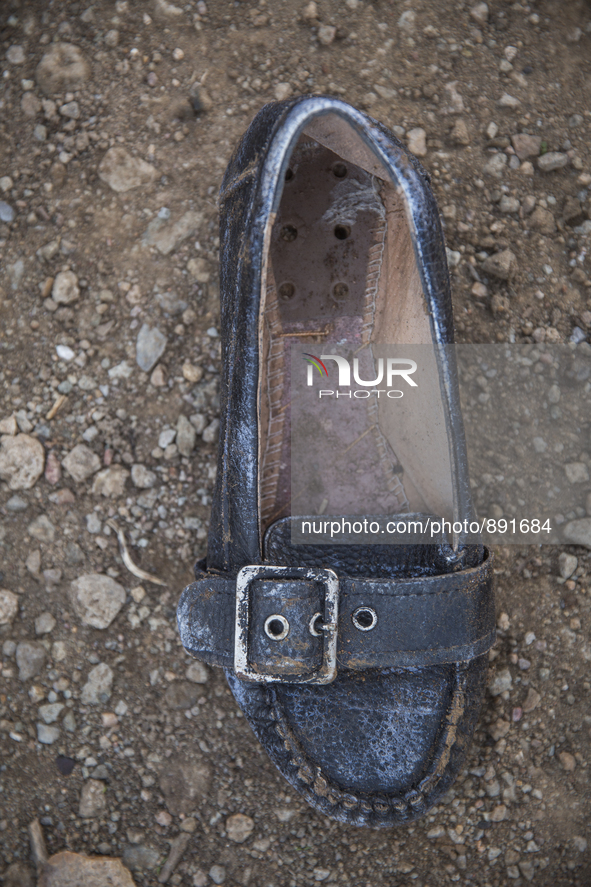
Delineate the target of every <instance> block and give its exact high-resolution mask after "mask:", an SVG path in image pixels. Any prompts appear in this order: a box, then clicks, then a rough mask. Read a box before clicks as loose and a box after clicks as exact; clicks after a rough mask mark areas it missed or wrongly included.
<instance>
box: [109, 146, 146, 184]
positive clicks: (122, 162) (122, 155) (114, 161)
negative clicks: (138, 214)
mask: <svg viewBox="0 0 591 887" xmlns="http://www.w3.org/2000/svg"><path fill="white" fill-rule="evenodd" d="M98 174H99V178H100V179H102V180H103V182H105V183H106V184H107V185H108V186H109V188H111V189H112V190H113V191H117V192H118V193H123V192H125V191H131V190H132V188H139V187H140V186H142V185H149V184H150V183H151V182H153V181H154V180H155V178H156V176H157V172H156V169H155V168H154V167H153V166H152V165H151V164H149V163H146V161H145V160H142V159H141V157H132V155H131V154H129V153H128V152H127V151H126V150H125V148H123V147H121V146H118V147H115V148H109V150H108V151H107V153H106V154H105V156H104V157H103V159H102V160H101V162H100V165H99V168H98Z"/></svg>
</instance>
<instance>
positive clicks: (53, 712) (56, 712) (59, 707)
mask: <svg viewBox="0 0 591 887" xmlns="http://www.w3.org/2000/svg"><path fill="white" fill-rule="evenodd" d="M64 708H65V706H64V704H63V702H49V703H47V705H40V706H39V717H40V718H41V720H42V721H43V723H44V724H54V723H55V722H56V721H57V719H58V718H59V716H60V714H61V713H62V711H63V710H64Z"/></svg>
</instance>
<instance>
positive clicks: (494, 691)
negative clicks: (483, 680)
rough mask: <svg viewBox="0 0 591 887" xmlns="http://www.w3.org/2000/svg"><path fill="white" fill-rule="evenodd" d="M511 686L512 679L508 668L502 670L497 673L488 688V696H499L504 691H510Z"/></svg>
mask: <svg viewBox="0 0 591 887" xmlns="http://www.w3.org/2000/svg"><path fill="white" fill-rule="evenodd" d="M512 685H513V678H512V677H511V672H510V671H509V669H508V668H503V669H501V671H499V672H497V674H496V675H495V677H494V678H493V681H492V683H491V684H490V686H489V692H490V695H491V696H500V694H501V693H504V692H505V690H510V689H511V686H512Z"/></svg>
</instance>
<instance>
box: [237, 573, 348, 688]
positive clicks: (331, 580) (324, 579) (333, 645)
mask: <svg viewBox="0 0 591 887" xmlns="http://www.w3.org/2000/svg"><path fill="white" fill-rule="evenodd" d="M255 579H272V580H274V581H281V580H289V579H303V580H307V581H309V582H321V583H322V584H323V585H324V589H325V597H324V614H322V615H323V623H322V626H321V633H322V636H323V638H324V644H323V651H322V665H321V666H320V668H319V669H317V670H316V671H314V672H313V673H312V674H311V675H309V676H308V677H298V678H295V679H290V680H289V681H288V680H286V678H285V675H274V674H268V675H265V674H259V673H258V672H256V671H254V669H252V668H251V667H250V665H249V664H248V631H249V623H250V584H251V582H254V580H255ZM338 618H339V579H338V576H337V574H336V573H335V572H334V571H333V570H328V569H313V568H312V569H308V568H307V567H271V566H261V565H252V566H248V567H243V568H242V569H241V570H240V572H239V573H238V576H237V578H236V625H235V631H234V671H235V672H236V675H237V676H238V677H239V678H243V679H244V680H246V681H256V682H257V683H260V684H270V683H277V682H283V683H284V684H286V683H289V684H330V682H331V681H334V679H335V678H336V676H337V627H338Z"/></svg>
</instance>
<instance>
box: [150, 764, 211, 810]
mask: <svg viewBox="0 0 591 887" xmlns="http://www.w3.org/2000/svg"><path fill="white" fill-rule="evenodd" d="M159 785H160V790H161V792H162V794H163V795H164V798H165V801H166V806H167V807H168V810H169V811H170V812H171V813H172V815H173V816H178V815H179V814H181V813H184V814H189V813H191V812H192V811H193V810H194V809H195V808H196V807H198V806H199V805H200V804H201V803H202V802H203V799H204V798H205V797H206V796H207V795H208V793H209V788H210V785H211V769H210V767H209V765H208V764H207V763H205V762H200V761H190V760H188V759H186V758H184V757H176V756H175V758H172V759H169V760H167V761H166V763H165V764H164V765H163V767H162V770H161V772H160V778H159Z"/></svg>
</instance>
